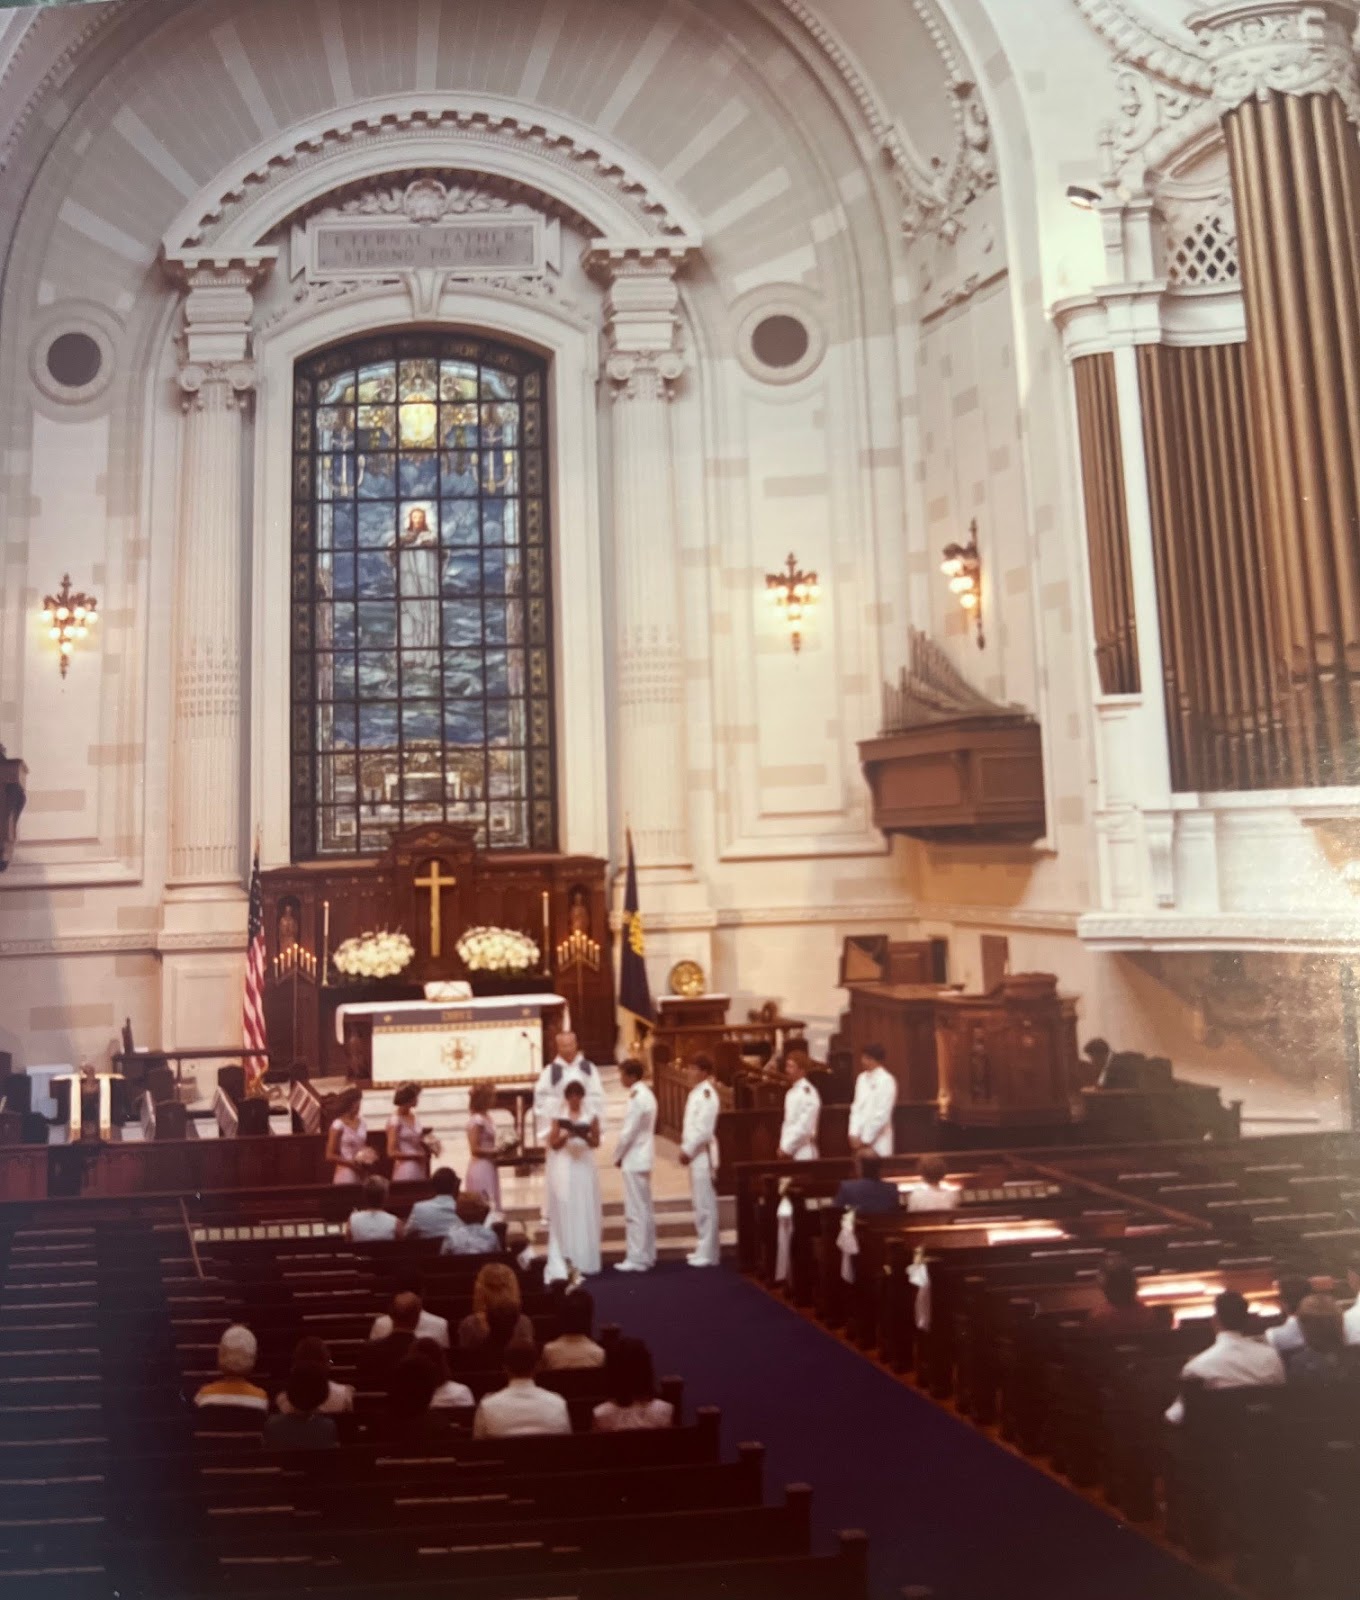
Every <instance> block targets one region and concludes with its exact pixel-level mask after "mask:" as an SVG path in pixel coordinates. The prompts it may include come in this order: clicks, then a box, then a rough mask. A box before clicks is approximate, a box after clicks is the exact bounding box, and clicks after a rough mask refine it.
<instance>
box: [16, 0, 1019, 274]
mask: <svg viewBox="0 0 1360 1600" xmlns="http://www.w3.org/2000/svg"><path fill="white" fill-rule="evenodd" d="M58 9H60V10H62V11H63V12H65V16H64V17H63V18H62V19H59V21H58V22H56V23H52V24H49V23H47V22H46V21H45V20H44V19H45V17H46V15H47V14H46V13H43V14H41V15H40V16H39V17H38V18H37V19H35V21H34V23H33V26H32V28H31V29H30V30H28V32H27V33H26V34H25V42H24V44H23V47H22V49H21V50H20V52H19V55H18V57H16V61H21V60H22V59H23V56H24V54H25V53H27V54H28V58H29V75H30V77H31V76H32V73H33V68H34V67H35V66H36V65H40V64H41V63H43V62H50V68H49V70H48V72H47V74H46V76H45V77H44V79H43V81H42V82H41V84H40V85H38V86H37V87H36V88H35V89H34V90H33V92H32V93H30V95H29V96H28V98H27V99H26V100H24V101H23V103H22V104H19V96H18V93H17V91H18V90H20V89H21V87H22V85H21V84H20V83H19V80H18V79H17V78H16V79H15V80H14V83H13V85H12V86H11V87H12V88H13V89H14V90H15V91H16V93H14V94H7V93H6V92H5V87H2V86H0V119H3V120H0V126H3V125H4V124H5V123H7V124H8V126H9V127H10V130H11V138H10V140H9V143H8V145H7V147H6V150H5V159H6V162H7V164H8V166H9V168H10V176H11V177H12V178H13V180H14V184H13V187H12V189H11V192H10V197H9V201H8V206H7V209H8V210H9V212H10V214H11V215H12V214H13V210H14V209H15V208H16V205H17V197H18V196H19V195H20V194H22V193H23V192H24V191H27V195H28V199H29V200H30V201H31V202H32V203H31V205H30V206H29V213H30V215H29V218H28V219H27V220H28V221H36V222H37V223H38V226H39V228H40V229H42V228H50V229H51V230H52V238H51V240H50V241H49V242H50V243H51V244H54V245H60V246H61V247H62V248H60V249H58V250H53V251H50V252H49V253H50V254H51V255H52V256H53V257H55V258H57V259H59V260H60V261H61V262H63V263H65V265H61V266H58V267H57V269H56V270H57V273H58V276H59V277H62V278H64V277H65V276H66V272H67V268H69V273H70V277H71V282H70V283H65V282H57V283H54V282H53V281H52V280H51V276H50V274H49V277H48V280H47V283H46V288H45V291H44V292H45V293H46V294H48V295H49V296H50V294H51V293H52V292H53V290H56V291H57V292H63V291H67V290H70V289H73V288H74V286H75V284H76V283H77V282H83V283H88V282H90V281H91V280H92V279H93V280H94V281H100V282H104V283H111V282H112V281H113V280H115V279H121V280H122V281H121V283H120V284H119V286H118V288H117V289H116V290H115V295H116V294H118V293H121V294H122V295H123V296H124V297H126V295H127V294H128V293H129V292H131V291H132V289H133V286H134V285H135V282H136V279H137V278H138V277H139V276H140V275H141V274H142V273H144V272H145V271H146V270H147V269H148V267H149V266H150V264H151V261H152V260H153V259H154V256H155V254H156V250H157V248H158V245H159V242H160V240H161V238H162V236H164V235H167V233H169V232H171V231H173V230H174V228H175V227H176V226H182V225H184V224H185V216H186V213H187V211H189V210H191V209H192V206H193V204H194V203H198V202H202V206H203V219H202V220H203V222H204V225H205V226H208V227H211V226H212V225H213V223H214V219H217V220H220V219H222V218H224V217H225V216H226V215H227V214H228V213H229V211H230V209H231V206H232V205H233V204H234V203H236V201H237V200H239V198H240V194H241V192H242V191H243V189H244V188H247V187H249V186H251V185H256V186H264V185H267V184H268V183H271V182H273V181H274V178H275V177H276V174H275V173H273V172H272V170H271V168H272V166H273V165H274V164H275V163H279V164H282V165H284V166H291V167H293V168H297V167H298V166H299V165H301V164H303V163H306V162H310V161H312V160H314V159H320V157H321V156H322V155H323V154H324V149H323V147H324V145H325V143H326V141H327V140H328V139H330V140H335V139H339V140H344V139H349V140H351V141H358V140H359V139H361V138H363V139H369V140H377V139H381V138H383V137H385V136H388V135H390V134H393V133H394V131H395V130H394V129H393V127H392V126H391V125H390V122H389V123H388V124H386V125H384V124H383V123H382V117H383V116H384V115H386V114H387V109H390V108H391V106H392V105H393V104H396V103H398V102H403V101H404V102H405V103H407V104H408V105H411V106H414V107H417V108H418V107H419V106H420V105H421V103H422V102H423V101H424V102H430V103H433V102H434V101H435V100H438V101H439V102H440V103H442V104H450V103H452V102H454V101H459V102H461V103H464V104H466V103H471V102H475V101H476V100H477V99H478V97H481V99H482V100H483V101H487V102H495V101H500V102H502V103H513V102H518V103H520V104H521V105H523V104H528V105H533V106H541V107H542V108H543V109H544V111H545V113H551V115H545V117H544V119H543V121H544V123H545V124H546V128H545V130H535V129H534V128H533V127H531V126H529V125H528V124H526V123H525V121H524V119H523V118H521V119H519V122H518V124H517V126H516V127H513V128H509V129H508V130H507V132H508V136H509V137H510V138H512V139H513V138H522V139H524V140H526V141H528V140H533V139H538V140H539V141H540V142H541V144H542V145H543V148H544V149H545V151H548V152H551V148H552V146H553V142H554V140H556V141H557V153H558V154H559V155H561V154H563V153H564V152H565V151H566V149H567V147H568V146H570V145H572V143H573V141H575V144H576V146H577V147H578V153H580V151H581V149H582V147H584V146H585V145H586V144H590V143H593V144H594V145H596V146H597V147H598V148H597V149H595V150H593V151H584V155H585V159H586V164H593V165H594V166H595V167H596V169H597V171H598V170H600V169H602V168H605V167H610V168H612V169H613V171H614V172H615V173H616V174H617V175H618V176H617V179H616V184H615V186H616V188H617V189H619V190H620V192H623V191H624V190H627V191H629V192H631V194H632V196H633V200H634V203H635V204H640V205H641V206H642V208H643V210H644V211H646V212H648V213H649V214H650V216H651V218H652V220H653V221H654V222H657V221H658V220H659V225H660V227H661V231H670V232H679V231H684V232H688V231H691V230H692V229H693V228H694V226H695V223H696V221H697V222H699V223H700V224H701V225H702V231H703V234H704V237H705V240H706V242H707V244H708V246H709V248H710V250H712V251H716V252H717V254H718V256H719V257H720V258H721V259H722V261H723V263H724V265H725V267H726V268H727V270H728V271H729V273H730V274H731V275H732V276H734V277H735V278H736V279H738V280H743V279H747V278H749V277H750V275H751V274H758V273H759V272H760V271H761V270H762V263H765V264H768V263H770V262H775V263H779V262H781V261H782V262H785V263H788V264H789V268H790V270H789V275H790V276H799V275H801V273H804V272H806V271H807V270H808V269H809V266H810V264H811V263H812V262H813V261H814V260H815V258H816V257H817V256H818V254H819V249H820V245H821V243H822V242H823V241H822V240H821V239H819V237H818V235H819V233H820V234H822V235H825V234H827V233H831V232H834V231H836V230H837V229H838V228H839V227H843V226H844V222H843V219H840V220H838V217H837V213H838V212H839V211H841V210H842V209H843V207H844V206H845V204H846V203H847V196H855V195H859V194H862V192H863V190H864V188H865V184H864V177H865V169H866V168H867V169H868V172H869V176H870V179H871V185H870V187H873V186H876V185H882V186H883V188H884V190H885V194H886V209H887V211H888V213H889V215H891V214H892V212H893V210H894V209H896V211H897V213H898V220H899V221H900V222H901V223H902V224H903V226H904V227H905V228H906V229H907V231H908V232H912V231H919V230H920V229H921V228H923V227H929V226H934V225H939V224H940V223H941V222H943V221H945V220H947V219H948V218H949V217H950V216H953V215H957V213H958V212H959V211H960V210H961V208H962V206H963V205H964V204H966V202H967V200H968V198H969V195H970V193H971V192H973V190H974V189H975V188H976V187H977V185H978V182H979V179H981V181H982V183H983V185H984V186H985V184H986V183H988V182H990V181H992V169H991V168H990V166H989V162H988V157H987V155H986V146H987V140H988V135H987V124H986V116H985V112H984V111H983V109H982V103H981V99H980V97H979V96H978V95H977V94H976V91H975V87H974V84H973V81H972V76H971V74H970V73H969V71H968V70H967V67H966V63H964V62H963V61H962V58H961V56H960V54H959V51H958V47H957V46H956V45H955V44H953V43H952V42H951V39H950V37H949V35H948V34H947V32H946V31H945V30H944V28H943V26H942V24H941V23H940V22H939V20H938V18H937V17H936V16H935V14H934V12H933V11H932V10H931V9H930V8H929V7H928V6H927V5H926V3H925V0H899V3H898V4H896V5H894V6H892V7H886V6H884V7H879V8H876V9H877V10H878V11H879V12H881V13H882V14H883V15H882V19H881V23H880V25H879V28H878V31H877V32H876V33H875V32H874V31H872V30H871V31H870V32H869V33H868V34H864V30H863V29H862V28H861V29H860V32H861V34H862V35H863V36H862V37H861V39H860V40H859V49H860V51H861V52H862V51H863V50H865V49H866V47H867V48H868V49H869V51H870V52H871V54H872V56H873V57H874V58H878V57H879V55H880V52H887V53H890V54H891V64H892V74H891V75H892V78H893V80H894V82H895V83H896V85H897V88H898V90H899V91H900V90H902V89H904V88H905V89H907V90H908V91H909V92H907V93H906V94H905V96H904V97H903V96H899V100H900V103H898V104H894V103H893V102H892V101H891V100H890V99H889V97H887V96H885V95H884V94H883V92H882V91H881V89H880V88H879V87H878V86H877V85H876V84H875V83H874V82H873V81H872V78H871V75H870V73H869V72H868V71H867V70H866V69H865V67H864V66H863V64H862V62H861V60H860V58H859V56H858V55H857V54H856V51H855V49H854V48H852V47H851V45H850V44H849V43H848V42H847V38H846V36H845V34H843V33H842V32H841V31H840V30H839V29H838V26H837V23H838V22H841V21H846V22H853V21H854V20H855V17H856V15H858V17H859V19H860V20H861V21H862V20H863V19H864V16H865V13H864V11H863V8H862V7H861V8H859V10H858V13H856V8H855V7H854V6H849V7H848V9H847V0H819V3H818V4H817V5H815V6H814V5H811V4H808V3H807V0H663V3H658V4H657V5H656V6H654V7H644V6H637V5H624V4H621V3H618V0H463V3H462V4H459V5H456V6H455V5H450V4H448V3H447V0H388V3H386V4H385V5H384V6H383V7H381V8H375V7H374V6H373V5H372V4H371V0H289V3H288V4H286V5H279V4H277V0H189V3H186V4H182V5H179V6H177V7H174V8H167V7H166V6H165V5H164V4H158V3H156V0H115V3H112V4H109V5H101V6H88V7H87V6H82V7H80V8H78V10H79V12H80V13H81V14H82V26H81V27H80V28H79V29H76V28H74V27H73V21H74V19H73V15H72V14H73V13H75V12H76V11H77V8H74V7H70V8H58ZM841 12H844V17H841V16H839V15H838V13H841ZM318 45H320V48H319V47H318ZM82 74H83V80H82ZM91 80H97V81H93V82H92V81H91ZM903 80H909V82H904V81H903ZM78 83H82V86H83V83H89V84H90V87H89V88H88V91H87V92H85V93H84V94H83V95H80V94H77V92H76V86H77V84H78ZM355 102H362V103H368V104H370V105H372V106H374V107H378V108H387V109H382V110H380V113H379V115H378V117H377V118H376V119H375V122H374V124H372V125H368V126H353V125H351V126H350V128H349V129H348V131H346V129H345V128H344V126H343V124H342V122H340V121H339V120H337V113H338V112H339V111H341V110H342V109H343V108H349V110H350V111H353V110H354V107H355ZM904 106H905V107H906V110H905V114H904V110H903V107H904ZM360 121H362V119H360ZM562 129H566V130H568V131H567V133H566V134H565V135H562V134H561V133H560V130H562ZM577 130H588V132H589V135H590V138H589V139H582V138H580V137H579V135H578V132H577ZM309 134H311V135H314V137H315V140H316V142H315V144H314V145H309V144H308V137H309ZM44 173H46V174H47V175H53V176H55V175H57V174H58V173H59V180H60V181H59V183H57V184H51V185H46V184H44V183H43V181H42V177H43V175H44ZM214 191H216V192H217V193H218V196H219V199H220V202H221V203H220V205H217V206H216V207H214V205H213V204H212V202H211V197H212V195H213V193H214ZM205 197H206V198H205ZM44 206H46V209H47V211H48V213H49V214H48V215H47V216H44V217H41V218H38V217H37V216H35V215H34V213H35V212H37V213H40V212H42V211H43V208H44ZM4 220H5V219H4V218H3V217H0V223H3V221H4ZM189 231H192V230H191V229H190V230H189ZM29 243H30V245H33V246H35V247H36V245H37V241H36V240H30V241H29ZM795 263H801V264H802V266H801V268H800V270H799V271H795V270H794V264H795Z"/></svg>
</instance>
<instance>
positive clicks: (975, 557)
mask: <svg viewBox="0 0 1360 1600" xmlns="http://www.w3.org/2000/svg"><path fill="white" fill-rule="evenodd" d="M940 571H941V572H943V573H944V575H945V577H946V578H948V579H949V587H950V588H951V589H952V590H953V592H954V594H955V595H956V596H957V597H958V602H959V604H960V605H961V606H962V607H963V609H964V610H965V611H967V612H969V613H971V615H972V618H973V624H974V626H975V627H976V629H977V643H978V649H979V650H981V649H982V647H983V646H984V645H985V644H986V643H987V641H986V639H985V638H984V637H983V634H982V557H981V556H980V555H979V554H978V547H977V519H976V518H974V520H973V521H972V522H970V523H969V524H968V543H967V544H947V545H946V546H945V547H944V560H943V561H942V562H941V563H940Z"/></svg>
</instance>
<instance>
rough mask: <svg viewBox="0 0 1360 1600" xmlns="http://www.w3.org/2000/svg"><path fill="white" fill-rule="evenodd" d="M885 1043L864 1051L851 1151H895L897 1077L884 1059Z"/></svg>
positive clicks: (852, 1106) (852, 1121)
mask: <svg viewBox="0 0 1360 1600" xmlns="http://www.w3.org/2000/svg"><path fill="white" fill-rule="evenodd" d="M886 1060H887V1052H886V1051H885V1050H884V1048H883V1046H882V1045H881V1044H866V1045H865V1047H864V1049H863V1050H862V1051H861V1052H860V1058H859V1076H858V1077H857V1078H856V1079H855V1098H854V1100H853V1101H852V1102H851V1104H850V1153H851V1154H852V1155H854V1154H856V1153H857V1152H858V1151H860V1150H870V1151H872V1152H873V1154H874V1155H876V1156H890V1155H891V1154H892V1153H893V1107H894V1106H896V1104H897V1079H896V1078H894V1077H893V1075H892V1073H891V1072H889V1071H888V1069H887V1067H885V1066H884V1065H883V1063H884V1062H885V1061H886Z"/></svg>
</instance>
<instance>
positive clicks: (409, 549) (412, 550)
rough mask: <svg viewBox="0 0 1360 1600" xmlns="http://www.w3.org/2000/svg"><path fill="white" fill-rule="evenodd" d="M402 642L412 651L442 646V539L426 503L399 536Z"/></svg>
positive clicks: (414, 510)
mask: <svg viewBox="0 0 1360 1600" xmlns="http://www.w3.org/2000/svg"><path fill="white" fill-rule="evenodd" d="M397 546H398V549H397V582H398V585H399V588H400V594H401V642H402V645H403V646H405V647H406V648H408V649H412V650H437V649H438V648H439V540H438V538H437V537H436V536H435V531H434V529H433V528H432V527H431V526H430V516H429V511H428V509H427V508H426V507H425V506H412V507H411V508H410V510H409V511H408V512H407V513H406V525H405V527H404V528H403V529H402V531H401V533H400V534H399V535H398V536H397Z"/></svg>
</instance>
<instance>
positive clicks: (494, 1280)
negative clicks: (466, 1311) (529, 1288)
mask: <svg viewBox="0 0 1360 1600" xmlns="http://www.w3.org/2000/svg"><path fill="white" fill-rule="evenodd" d="M533 1336H534V1325H533V1323H532V1322H530V1321H529V1319H528V1317H526V1316H525V1315H524V1311H523V1302H522V1300H521V1299H520V1292H519V1279H518V1278H517V1277H516V1276H515V1273H514V1269H513V1268H511V1267H507V1266H506V1265H505V1263H504V1262H503V1261H490V1262H488V1263H487V1264H486V1266H484V1267H483V1268H482V1270H481V1271H480V1272H479V1273H478V1274H477V1281H476V1283H474V1284H473V1286H472V1313H471V1315H470V1316H466V1317H464V1318H463V1320H462V1321H461V1322H460V1323H459V1324H458V1348H459V1349H460V1350H484V1351H486V1352H487V1353H488V1354H491V1353H495V1352H497V1351H501V1350H504V1349H505V1347H506V1345H507V1344H509V1343H510V1341H511V1340H512V1339H532V1338H533Z"/></svg>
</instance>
